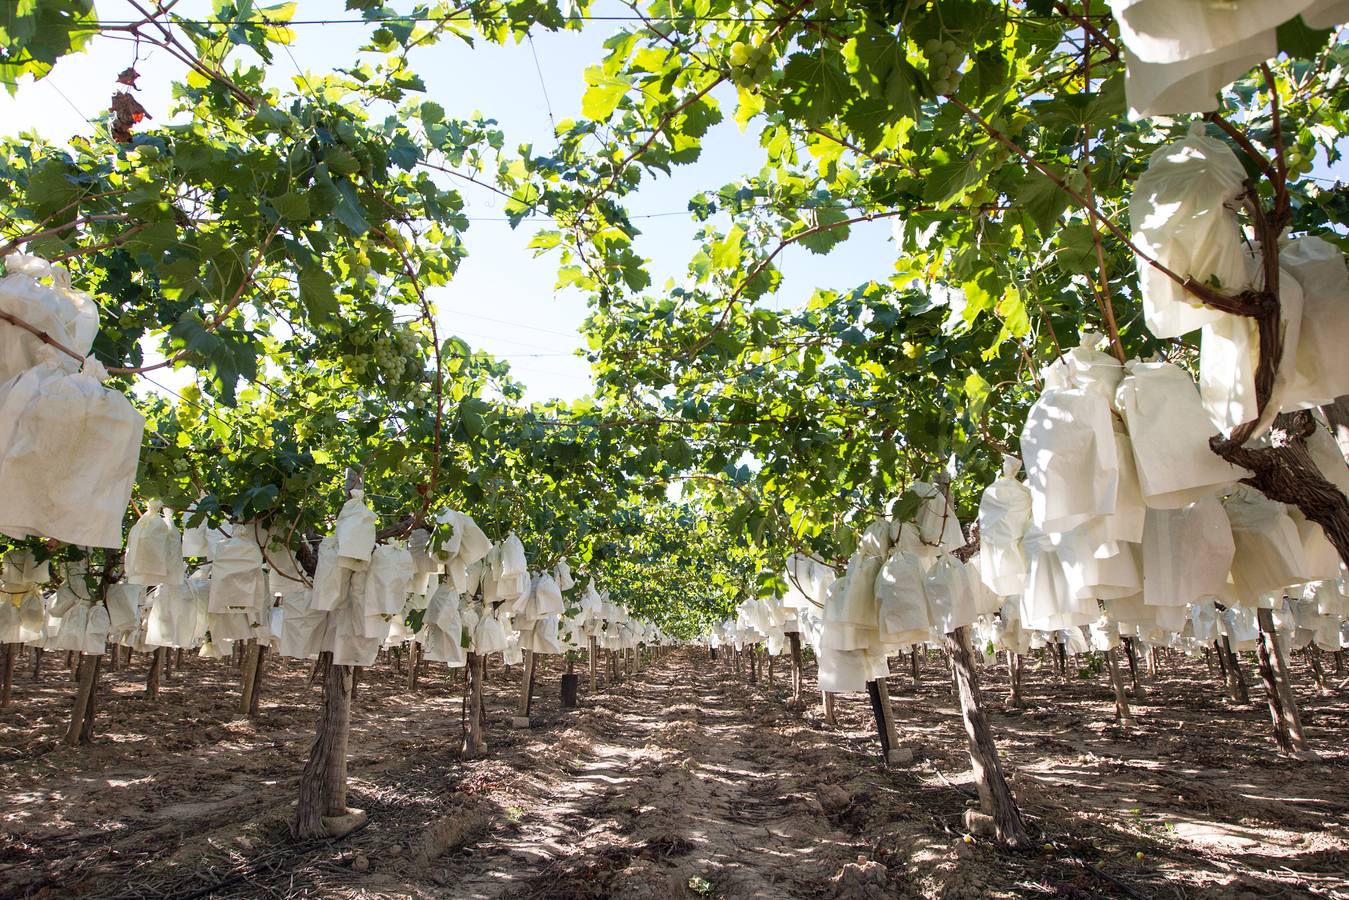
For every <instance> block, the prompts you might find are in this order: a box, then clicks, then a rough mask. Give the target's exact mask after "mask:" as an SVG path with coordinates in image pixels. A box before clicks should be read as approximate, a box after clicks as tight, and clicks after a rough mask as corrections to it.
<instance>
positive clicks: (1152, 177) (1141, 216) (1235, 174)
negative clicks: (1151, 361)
mask: <svg viewBox="0 0 1349 900" xmlns="http://www.w3.org/2000/svg"><path fill="white" fill-rule="evenodd" d="M1172 2H1174V0H1172ZM1245 179H1246V170H1245V169H1243V168H1242V166H1241V163H1240V162H1239V161H1238V160H1237V157H1236V154H1235V153H1233V152H1232V150H1231V148H1230V147H1228V146H1227V144H1225V143H1223V142H1222V141H1221V140H1219V139H1217V138H1214V137H1209V136H1208V135H1207V134H1206V133H1205V132H1204V126H1203V124H1202V123H1198V122H1197V123H1195V124H1194V125H1191V126H1190V129H1189V131H1188V133H1187V134H1186V136H1185V137H1184V138H1182V139H1180V140H1179V141H1175V142H1174V143H1171V144H1167V145H1166V146H1164V147H1162V148H1160V149H1158V150H1156V151H1154V152H1153V154H1152V158H1151V160H1150V161H1149V163H1148V168H1147V171H1145V172H1144V173H1143V174H1142V175H1141V176H1139V178H1138V180H1137V181H1136V182H1135V183H1134V190H1133V195H1132V197H1131V198H1130V201H1129V222H1130V227H1131V229H1132V231H1133V242H1134V244H1135V245H1136V246H1137V247H1138V249H1139V250H1140V251H1142V252H1143V253H1144V254H1146V255H1147V256H1148V257H1151V258H1152V259H1154V260H1156V261H1157V262H1159V263H1161V264H1162V265H1164V266H1166V267H1167V268H1168V269H1170V270H1171V271H1172V272H1175V273H1176V274H1177V275H1179V276H1181V277H1182V278H1184V277H1186V276H1189V277H1192V278H1193V279H1194V280H1195V281H1198V282H1200V283H1216V285H1217V286H1218V288H1219V290H1221V291H1223V292H1225V293H1229V294H1234V293H1238V292H1240V291H1241V290H1244V289H1245V288H1246V287H1249V278H1250V270H1249V268H1248V266H1247V257H1248V254H1247V252H1246V248H1245V245H1244V242H1243V241H1242V236H1241V227H1240V223H1239V222H1238V220H1237V214H1236V212H1235V211H1234V209H1233V208H1232V207H1233V206H1234V204H1235V203H1236V200H1237V196H1238V195H1239V194H1241V192H1242V191H1243V190H1244V189H1245V188H1244V182H1245ZM1138 286H1139V293H1140V294H1141V295H1142V298H1143V319H1144V321H1145V322H1146V323H1147V326H1148V330H1149V331H1151V332H1152V333H1153V334H1154V335H1155V336H1156V337H1159V338H1169V337H1180V336H1181V335H1183V334H1188V333H1189V332H1191V331H1194V330H1195V329H1197V328H1201V327H1203V326H1204V325H1209V324H1212V323H1214V322H1218V321H1220V320H1222V319H1224V318H1226V317H1230V315H1231V314H1230V313H1225V312H1222V311H1221V310H1218V309H1214V308H1213V307H1209V306H1205V305H1204V303H1203V301H1202V300H1201V299H1200V298H1199V297H1197V296H1195V295H1194V294H1193V293H1191V292H1190V291H1188V290H1186V289H1185V288H1184V287H1182V286H1181V285H1180V284H1179V283H1178V282H1177V281H1176V280H1175V279H1174V278H1171V277H1170V276H1169V275H1167V274H1166V273H1165V272H1161V271H1159V270H1158V269H1156V268H1154V267H1153V266H1152V265H1150V264H1149V263H1148V262H1147V261H1146V260H1145V259H1144V258H1143V257H1141V256H1140V257H1138Z"/></svg>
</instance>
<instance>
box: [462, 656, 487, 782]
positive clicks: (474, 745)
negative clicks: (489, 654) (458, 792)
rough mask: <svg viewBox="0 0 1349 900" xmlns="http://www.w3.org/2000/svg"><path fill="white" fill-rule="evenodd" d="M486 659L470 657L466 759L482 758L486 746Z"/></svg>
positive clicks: (465, 734)
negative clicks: (483, 725) (484, 705)
mask: <svg viewBox="0 0 1349 900" xmlns="http://www.w3.org/2000/svg"><path fill="white" fill-rule="evenodd" d="M484 663H485V659H484V657H482V656H480V655H479V654H477V653H470V654H469V655H468V666H467V668H468V726H467V728H466V729H465V731H464V749H463V751H462V756H463V757H464V758H465V759H474V758H476V757H479V756H482V754H483V753H484V752H485V751H486V749H487V748H486V746H485V745H484V743H483V739H482V674H483V666H484Z"/></svg>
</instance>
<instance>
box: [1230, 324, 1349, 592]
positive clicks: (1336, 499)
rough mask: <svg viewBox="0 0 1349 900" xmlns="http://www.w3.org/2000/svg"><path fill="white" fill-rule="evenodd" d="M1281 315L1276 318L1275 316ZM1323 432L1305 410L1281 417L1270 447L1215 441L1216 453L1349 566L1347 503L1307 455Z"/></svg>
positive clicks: (1269, 442) (1348, 499)
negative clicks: (1311, 525)
mask: <svg viewBox="0 0 1349 900" xmlns="http://www.w3.org/2000/svg"><path fill="white" fill-rule="evenodd" d="M1276 315H1277V314H1276ZM1318 427H1320V426H1319V425H1318V424H1317V422H1316V420H1315V419H1314V418H1313V417H1312V415H1311V413H1310V412H1308V411H1306V410H1300V411H1298V412H1291V413H1280V414H1279V415H1277V416H1275V418H1274V426H1273V427H1272V428H1271V429H1270V431H1269V435H1268V446H1263V447H1248V446H1244V445H1243V444H1241V443H1238V442H1237V441H1236V440H1234V439H1229V438H1224V437H1223V436H1222V435H1215V436H1214V437H1213V438H1211V439H1210V441H1209V444H1210V446H1211V447H1212V448H1213V451H1214V452H1215V453H1217V454H1218V455H1219V456H1221V457H1222V458H1223V459H1225V460H1227V461H1228V462H1230V463H1233V464H1234V465H1238V466H1241V467H1242V468H1244V469H1249V470H1250V471H1251V475H1250V477H1248V478H1243V479H1242V482H1243V483H1244V484H1249V485H1251V486H1252V487H1254V488H1256V489H1257V490H1258V491H1260V492H1261V493H1262V494H1264V495H1265V496H1266V497H1268V498H1270V499H1271V500H1277V501H1279V502H1280V503H1286V504H1288V505H1290V506H1294V507H1296V508H1297V509H1298V510H1299V511H1301V513H1302V514H1303V515H1304V516H1306V517H1307V518H1308V519H1310V520H1311V521H1313V522H1315V523H1316V524H1318V525H1320V526H1321V528H1322V529H1324V531H1325V533H1326V537H1327V538H1329V539H1330V542H1331V544H1333V545H1334V546H1335V549H1336V551H1338V552H1339V554H1340V559H1341V561H1343V562H1344V563H1345V564H1346V565H1349V498H1346V497H1345V496H1344V494H1343V493H1341V492H1340V489H1339V488H1338V487H1336V486H1335V485H1334V484H1332V483H1331V482H1330V481H1328V480H1326V478H1325V476H1324V475H1323V474H1322V473H1321V470H1320V469H1319V468H1318V467H1317V465H1316V463H1315V462H1314V461H1313V460H1312V458H1311V454H1310V453H1309V452H1308V450H1307V441H1306V439H1307V437H1308V436H1309V435H1311V434H1312V433H1313V432H1314V431H1315V429H1316V428H1318Z"/></svg>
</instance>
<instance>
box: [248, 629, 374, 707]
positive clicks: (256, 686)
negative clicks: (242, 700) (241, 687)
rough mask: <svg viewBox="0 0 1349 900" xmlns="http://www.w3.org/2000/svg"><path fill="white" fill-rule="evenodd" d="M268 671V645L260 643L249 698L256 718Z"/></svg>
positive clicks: (353, 689)
mask: <svg viewBox="0 0 1349 900" xmlns="http://www.w3.org/2000/svg"><path fill="white" fill-rule="evenodd" d="M266 671H267V645H266V644H259V645H258V659H257V664H256V669H255V673H254V675H253V693H252V696H250V697H249V700H248V717H249V718H250V719H256V718H257V717H258V710H259V709H260V708H261V707H262V676H263V674H264V673H265V672H266ZM355 691H356V685H355V683H354V682H353V684H352V696H353V697H355Z"/></svg>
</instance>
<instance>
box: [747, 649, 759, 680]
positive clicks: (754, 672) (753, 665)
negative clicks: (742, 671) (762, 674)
mask: <svg viewBox="0 0 1349 900" xmlns="http://www.w3.org/2000/svg"><path fill="white" fill-rule="evenodd" d="M758 660H759V648H758V647H756V646H754V645H752V644H751V645H750V648H749V683H750V684H758V683H759V672H758V669H757V666H758Z"/></svg>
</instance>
